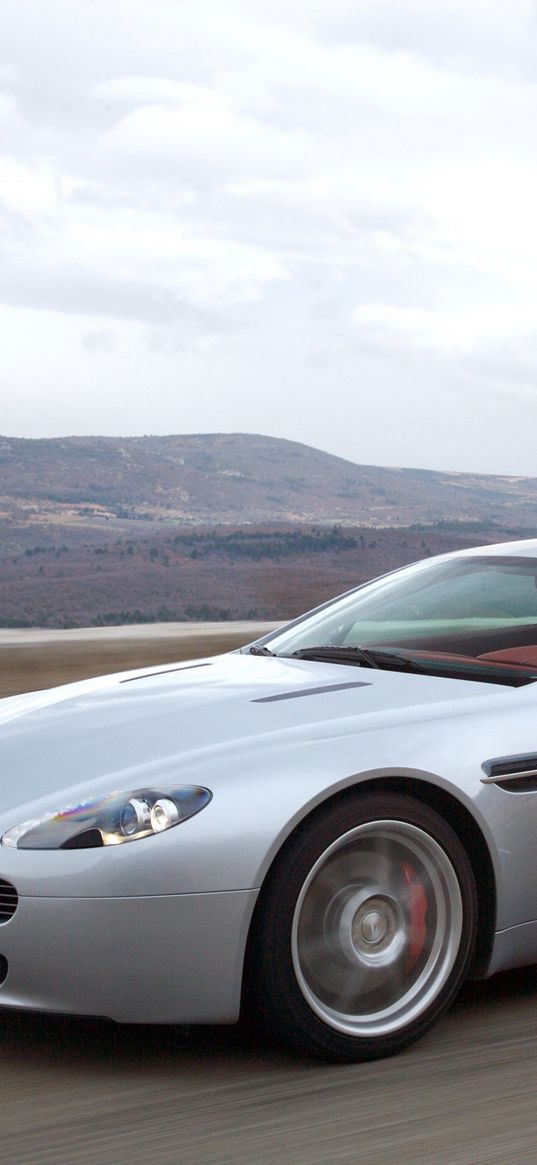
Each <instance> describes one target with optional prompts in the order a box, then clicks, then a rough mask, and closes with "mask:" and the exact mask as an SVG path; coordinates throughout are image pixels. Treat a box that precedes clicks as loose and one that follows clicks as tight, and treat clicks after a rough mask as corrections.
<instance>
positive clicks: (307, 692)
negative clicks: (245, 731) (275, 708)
mask: <svg viewBox="0 0 537 1165" xmlns="http://www.w3.org/2000/svg"><path fill="white" fill-rule="evenodd" d="M370 687H371V684H367V683H360V682H359V681H358V680H355V681H354V682H353V683H348V684H323V686H322V688H299V690H298V691H294V692H281V693H279V694H278V695H277V696H257V697H256V699H255V700H252V701H251V703H252V704H272V703H274V701H275V700H299V699H300V697H301V696H321V695H323V694H324V692H342V691H343V689H344V688H370Z"/></svg>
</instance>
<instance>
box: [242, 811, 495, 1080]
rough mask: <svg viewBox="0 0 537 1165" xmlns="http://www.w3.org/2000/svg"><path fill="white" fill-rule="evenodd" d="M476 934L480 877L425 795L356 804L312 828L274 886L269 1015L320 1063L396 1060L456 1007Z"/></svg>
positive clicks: (261, 958)
mask: <svg viewBox="0 0 537 1165" xmlns="http://www.w3.org/2000/svg"><path fill="white" fill-rule="evenodd" d="M476 922H477V898H476V888H475V881H474V877H473V873H472V868H471V865H470V862H469V860H468V857H467V855H466V852H465V850H464V848H463V846H462V844H461V842H460V841H459V839H458V837H457V836H456V834H455V833H454V832H453V830H452V829H451V828H450V826H449V825H448V824H447V823H446V822H445V821H444V820H443V818H441V817H440V816H439V815H438V814H437V813H435V812H434V810H432V809H430V808H429V806H427V805H424V804H422V803H421V802H419V801H417V800H414V799H413V798H411V797H407V796H399V795H397V794H389V793H378V794H376V793H370V792H368V793H364V794H360V793H355V794H353V795H352V797H350V798H346V799H344V800H343V799H342V800H340V801H338V802H337V803H335V804H333V805H332V806H331V807H329V808H327V809H326V811H325V812H324V813H322V811H317V812H316V813H315V814H314V815H313V816H312V818H311V819H310V820H309V821H308V822H306V823H305V825H303V826H302V827H301V828H300V830H299V831H298V833H297V834H296V835H294V836H293V838H292V839H291V840H290V842H289V843H288V845H287V846H286V847H284V850H283V851H282V853H281V855H280V856H279V858H278V859H277V861H276V863H275V865H274V867H273V868H272V870H271V872H270V874H269V877H268V879H267V882H266V884H265V886H264V887H263V890H262V893H261V896H260V901H259V904H258V909H257V911H256V916H255V918H254V923H253V929H252V934H251V936H250V947H249V961H248V987H249V998H250V1001H251V1002H252V1001H253V1003H254V1008H255V1017H256V1019H258V1020H259V1019H261V1021H262V1022H264V1023H265V1024H266V1025H268V1026H269V1028H270V1030H271V1031H272V1032H274V1031H275V1032H276V1033H277V1035H279V1036H280V1038H283V1039H284V1041H285V1042H286V1043H288V1044H291V1045H292V1046H294V1047H296V1048H298V1049H299V1050H300V1051H302V1052H305V1053H307V1054H313V1055H317V1056H323V1057H325V1058H329V1059H332V1060H339V1061H356V1060H369V1059H376V1058H378V1057H381V1056H389V1055H393V1054H394V1053H395V1052H399V1051H402V1050H403V1048H405V1047H407V1046H408V1045H409V1044H411V1043H413V1042H414V1041H415V1040H417V1039H419V1038H420V1037H421V1036H422V1035H424V1034H425V1032H427V1031H428V1030H429V1029H430V1028H431V1027H432V1025H433V1024H434V1023H435V1021H436V1020H437V1019H438V1017H439V1015H440V1014H441V1013H442V1012H443V1011H444V1010H445V1009H446V1008H447V1007H448V1005H449V1003H450V1002H451V1000H452V999H453V997H454V995H455V992H456V991H457V989H458V988H459V986H460V985H461V983H462V981H463V979H464V977H465V974H466V971H467V969H468V965H469V962H470V960H471V957H472V953H473V948H474V943H475V935H476Z"/></svg>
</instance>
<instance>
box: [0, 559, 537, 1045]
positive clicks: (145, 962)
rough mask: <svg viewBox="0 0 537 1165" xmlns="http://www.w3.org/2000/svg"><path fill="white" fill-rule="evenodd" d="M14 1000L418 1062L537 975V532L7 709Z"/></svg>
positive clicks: (8, 949) (0, 996) (6, 991)
mask: <svg viewBox="0 0 537 1165" xmlns="http://www.w3.org/2000/svg"><path fill="white" fill-rule="evenodd" d="M0 758H1V766H0V773H1V780H0V837H1V842H0V1006H3V1007H12V1008H28V1009H34V1010H35V1009H38V1010H44V1011H48V1012H64V1013H65V1012H73V1013H78V1014H88V1015H97V1016H107V1017H109V1018H110V1019H113V1020H116V1021H118V1022H126V1023H132V1022H135V1023H139V1022H147V1023H173V1024H187V1023H188V1024H193V1023H205V1024H208V1023H210V1024H213V1023H233V1022H235V1021H236V1020H237V1019H238V1017H239V1014H240V1013H241V1008H244V1009H248V1010H249V1011H250V1012H251V1013H252V1014H253V1015H254V1017H256V1018H257V1020H258V1021H259V1023H260V1024H265V1025H269V1026H270V1029H271V1030H272V1031H276V1032H278V1033H279V1035H280V1036H281V1037H282V1038H283V1039H284V1040H287V1041H289V1042H291V1043H292V1044H293V1045H294V1046H295V1047H298V1048H300V1049H301V1050H303V1051H304V1052H305V1053H307V1054H314V1055H320V1056H324V1057H329V1058H333V1059H336V1060H337V1059H339V1060H359V1059H368V1058H373V1057H377V1056H382V1055H388V1054H390V1053H393V1052H396V1051H399V1050H400V1049H402V1048H404V1047H405V1046H407V1045H408V1044H410V1043H411V1042H412V1041H414V1040H416V1039H417V1038H418V1037H420V1036H421V1035H423V1034H424V1033H425V1032H426V1031H427V1030H428V1029H429V1028H430V1027H431V1025H432V1024H433V1023H434V1022H435V1021H436V1020H437V1019H438V1017H439V1016H440V1015H441V1013H442V1012H443V1011H444V1010H445V1008H446V1007H447V1006H448V1005H449V1003H450V1001H451V1000H452V999H453V997H454V995H455V992H456V991H457V989H458V987H459V986H460V984H461V983H462V982H463V980H464V978H465V977H466V976H469V975H471V976H474V977H486V976H489V975H491V974H493V973H494V972H495V971H498V970H501V969H503V968H509V967H515V966H520V965H523V964H528V963H532V962H537V877H536V876H535V851H536V839H537V540H536V541H527V542H517V543H508V544H503V545H500V546H489V547H486V548H481V549H477V550H465V551H463V552H457V553H454V554H448V555H442V556H440V557H438V558H434V559H433V558H431V559H427V560H426V561H424V562H421V563H417V564H414V565H412V566H409V567H405V568H403V569H401V570H398V571H395V572H393V573H391V574H389V575H386V576H384V577H382V578H380V579H377V580H374V581H373V582H370V583H367V584H365V585H363V586H361V587H358V588H357V589H355V590H353V591H352V592H350V593H347V594H345V595H343V596H342V597H340V598H338V599H336V600H334V601H333V602H330V603H327V604H325V605H323V606H322V607H320V608H318V609H317V610H315V611H313V612H311V613H310V614H308V615H305V616H304V617H302V618H301V619H297V620H295V621H294V622H292V623H290V624H288V625H287V626H285V627H283V628H281V629H280V630H278V631H276V632H274V633H272V634H271V635H269V636H266V637H265V638H264V639H262V640H259V641H257V642H256V643H254V644H250V645H248V646H246V647H244V648H242V649H240V650H239V651H236V652H232V653H230V654H228V655H224V656H218V657H214V658H209V659H203V660H200V659H197V660H193V661H191V662H186V663H185V662H183V663H178V664H176V665H169V666H166V667H164V668H163V667H160V668H159V669H158V670H157V669H155V668H153V669H145V670H142V671H136V672H128V673H123V674H120V675H114V676H108V677H106V678H104V679H97V680H90V681H85V682H82V683H75V684H70V685H68V686H65V687H61V688H56V689H53V690H50V691H45V692H38V693H34V694H30V695H25V696H16V697H11V698H8V699H4V700H2V701H1V702H0Z"/></svg>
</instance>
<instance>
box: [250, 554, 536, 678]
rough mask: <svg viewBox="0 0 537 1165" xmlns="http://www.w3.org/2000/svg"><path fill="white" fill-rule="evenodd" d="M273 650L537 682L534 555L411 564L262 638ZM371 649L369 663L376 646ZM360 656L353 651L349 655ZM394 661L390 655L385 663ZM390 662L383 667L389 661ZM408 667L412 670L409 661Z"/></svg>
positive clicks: (376, 664)
mask: <svg viewBox="0 0 537 1165" xmlns="http://www.w3.org/2000/svg"><path fill="white" fill-rule="evenodd" d="M264 644H265V647H266V648H268V649H269V650H270V652H271V653H274V654H277V655H295V654H297V653H299V654H305V653H307V654H309V655H311V654H315V650H316V649H320V648H322V649H328V648H330V649H332V650H331V651H330V652H328V651H325V655H324V658H331V659H333V660H334V661H335V662H337V661H338V658H337V657H338V654H339V657H340V659H341V662H349V661H351V660H352V651H353V649H357V648H364V649H366V651H365V652H364V653H363V658H361V659H358V658H357V659H356V662H358V663H362V664H365V665H366V666H367V660H366V658H365V655H366V654H368V655H369V657H370V659H369V666H373V667H375V666H381V667H384V666H386V664H387V662H388V653H394V656H397V657H398V660H397V659H396V660H395V663H396V664H398V666H402V664H403V662H404V661H405V660H406V662H407V664H408V665H409V669H411V670H420V671H423V670H426V671H428V672H431V673H432V672H435V671H436V672H443V673H444V674H446V673H447V674H450V675H452V674H453V675H460V676H465V677H467V676H468V675H469V674H470V673H471V674H472V676H475V678H482V679H484V680H491V681H492V682H497V683H515V684H516V683H523V682H529V681H530V680H532V679H537V559H536V558H527V557H522V556H517V557H514V556H512V557H504V556H502V557H500V556H492V555H490V556H486V557H485V556H481V557H480V556H479V555H475V556H471V557H470V556H469V557H464V558H450V559H444V560H442V559H440V560H436V561H430V562H427V561H426V562H421V563H417V564H416V565H414V566H410V567H405V568H404V569H402V570H400V571H395V572H394V573H393V574H389V575H386V576H385V577H383V578H380V579H377V580H375V581H373V582H371V583H366V584H365V585H364V586H362V587H359V588H358V589H357V590H356V591H353V592H351V593H350V594H348V595H345V596H344V597H343V598H341V599H336V600H335V601H334V602H333V603H329V604H327V605H326V606H324V607H322V608H319V609H318V610H317V611H314V612H313V613H312V614H311V615H306V616H304V617H303V618H302V619H300V620H298V621H296V622H295V623H294V624H292V625H291V626H289V627H288V628H287V629H286V630H284V631H283V632H279V633H278V632H277V633H276V634H275V635H272V636H270V637H269V638H267V639H265V640H264ZM377 650H378V657H377V662H375V651H377ZM357 655H358V653H357ZM392 664H393V660H392ZM388 665H389V664H388ZM411 665H413V667H412V668H411Z"/></svg>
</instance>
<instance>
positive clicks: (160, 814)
mask: <svg viewBox="0 0 537 1165" xmlns="http://www.w3.org/2000/svg"><path fill="white" fill-rule="evenodd" d="M211 797H212V793H210V792H209V789H203V788H201V787H200V786H198V785H182V786H181V787H180V788H179V789H160V790H157V789H138V790H137V791H136V792H134V793H112V794H111V795H110V796H109V797H91V798H88V800H86V801H79V802H78V803H77V804H75V805H66V806H65V807H64V808H63V809H59V810H58V811H57V812H56V813H45V814H44V815H43V817H36V818H33V819H32V820H30V821H23V823H22V825H15V826H14V827H13V828H12V829H8V831H7V833H4V835H3V837H2V844H3V845H7V846H10V847H11V848H12V849H90V848H91V847H93V846H100V845H118V844H121V843H122V842H124V841H137V840H138V838H141V837H152V836H153V835H154V834H155V833H162V832H163V831H164V830H165V829H171V828H172V826H173V825H179V824H180V823H181V821H186V819H187V818H188V817H193V816H194V814H195V813H199V811H200V809H203V808H204V807H205V805H208V804H209V801H210V800H211Z"/></svg>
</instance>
